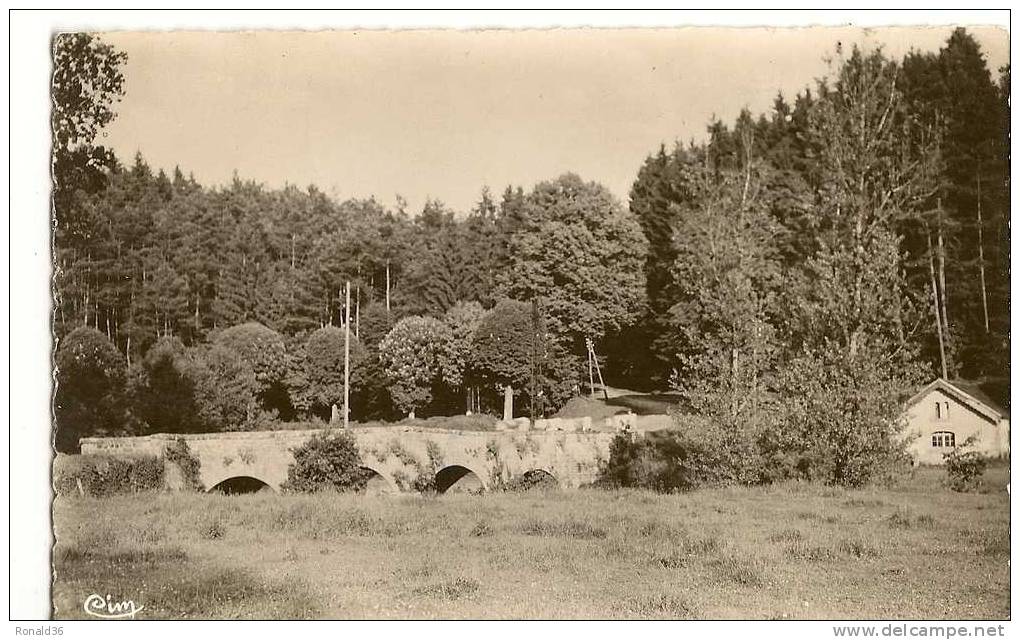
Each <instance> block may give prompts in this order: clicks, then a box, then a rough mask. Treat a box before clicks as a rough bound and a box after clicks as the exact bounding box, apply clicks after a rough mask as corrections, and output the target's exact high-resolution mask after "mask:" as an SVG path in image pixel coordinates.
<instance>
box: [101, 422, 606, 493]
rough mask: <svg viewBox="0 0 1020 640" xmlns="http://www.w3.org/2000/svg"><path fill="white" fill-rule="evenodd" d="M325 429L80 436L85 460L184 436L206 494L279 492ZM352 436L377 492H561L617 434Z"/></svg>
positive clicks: (378, 432)
mask: <svg viewBox="0 0 1020 640" xmlns="http://www.w3.org/2000/svg"><path fill="white" fill-rule="evenodd" d="M543 426H546V425H543ZM554 428H555V426H554ZM322 431H324V430H303V431H252V432H225V433H198V434H180V435H177V434H154V435H150V436H140V437H128V438H82V440H81V450H82V453H85V454H95V453H102V454H107V455H114V456H131V455H143V454H144V455H154V456H159V455H161V454H162V453H163V451H164V449H165V447H166V446H167V445H168V444H169V443H170V442H171V441H173V440H175V439H177V438H181V439H183V440H184V441H185V442H187V444H188V447H189V449H190V450H191V452H192V453H193V454H194V455H195V456H196V458H198V460H199V462H200V463H201V466H200V477H201V480H202V483H203V485H204V486H205V488H206V489H213V488H216V487H219V486H221V485H222V484H223V483H225V482H230V481H233V480H235V479H252V481H257V482H258V483H260V484H264V485H266V486H269V487H271V488H272V489H274V490H279V488H280V485H282V484H283V483H284V482H285V481H286V479H287V470H288V467H289V466H290V464H291V463H292V462H293V460H294V457H293V453H292V450H293V449H294V448H295V447H298V446H300V445H301V444H303V443H304V442H306V441H307V440H308V439H309V438H311V437H312V436H313V435H315V434H318V433H321V432H322ZM350 432H351V433H352V434H353V435H354V438H355V440H356V442H357V443H358V449H359V451H360V452H361V457H362V461H363V464H364V466H365V467H366V468H368V469H371V470H372V471H374V472H375V473H376V474H377V475H378V484H377V486H378V487H380V488H382V489H388V490H390V491H398V490H409V489H411V487H413V486H414V484H415V482H416V481H417V480H419V479H421V478H422V477H423V476H424V477H432V476H435V477H439V478H440V479H441V481H440V482H438V483H437V484H440V485H442V484H443V483H444V482H446V481H447V479H452V485H451V486H453V487H465V488H471V487H474V488H478V487H482V488H494V487H495V486H498V485H499V484H501V483H505V482H509V481H510V480H512V479H513V478H515V477H518V476H520V475H523V474H524V473H527V472H529V471H536V470H541V471H545V472H546V473H548V474H550V475H552V476H553V477H554V478H556V480H557V481H558V483H559V484H560V485H561V486H563V487H578V486H581V485H583V484H586V483H589V482H592V481H594V480H595V479H596V477H597V475H598V471H599V466H600V465H601V464H602V463H604V462H605V461H606V460H608V458H609V445H610V443H611V442H612V439H613V437H614V435H615V434H614V433H612V432H605V431H599V432H592V431H583V430H577V431H574V430H527V431H459V430H453V429H431V428H429V429H426V428H422V427H415V426H405V425H396V426H392V427H374V428H353V429H350ZM167 477H168V479H169V483H170V484H171V487H170V488H172V489H179V488H180V486H179V485H180V480H179V478H178V477H177V475H176V474H174V473H172V472H171V473H168V475H167ZM462 480H463V482H462ZM441 489H443V487H441Z"/></svg>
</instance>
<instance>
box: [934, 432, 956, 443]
mask: <svg viewBox="0 0 1020 640" xmlns="http://www.w3.org/2000/svg"><path fill="white" fill-rule="evenodd" d="M931 446H933V447H955V446H956V434H955V433H953V432H952V431H936V432H935V433H933V434H931Z"/></svg>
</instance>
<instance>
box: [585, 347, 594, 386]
mask: <svg viewBox="0 0 1020 640" xmlns="http://www.w3.org/2000/svg"><path fill="white" fill-rule="evenodd" d="M584 346H586V347H588V393H589V395H590V396H591V399H592V400H594V399H595V375H594V372H593V371H592V369H591V338H585V339H584Z"/></svg>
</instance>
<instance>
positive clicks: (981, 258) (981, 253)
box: [977, 171, 988, 333]
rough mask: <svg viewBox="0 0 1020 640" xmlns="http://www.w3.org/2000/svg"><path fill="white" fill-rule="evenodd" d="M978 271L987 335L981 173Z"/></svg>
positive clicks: (978, 218) (979, 181)
mask: <svg viewBox="0 0 1020 640" xmlns="http://www.w3.org/2000/svg"><path fill="white" fill-rule="evenodd" d="M977 223H978V224H977V231H978V269H980V271H981V308H982V310H983V311H984V312H985V333H988V290H987V289H986V288H985V241H984V229H983V228H984V221H983V220H982V218H981V173H980V171H979V172H978V174H977Z"/></svg>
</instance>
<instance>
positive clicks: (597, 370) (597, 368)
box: [588, 342, 609, 401]
mask: <svg viewBox="0 0 1020 640" xmlns="http://www.w3.org/2000/svg"><path fill="white" fill-rule="evenodd" d="M588 344H589V345H590V348H591V359H592V360H593V361H594V362H595V373H597V374H598V375H599V384H600V385H602V397H604V398H605V399H606V401H608V400H609V391H607V390H606V381H605V380H603V379H602V367H600V366H599V359H598V356H596V355H595V343H594V342H589V343H588Z"/></svg>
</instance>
